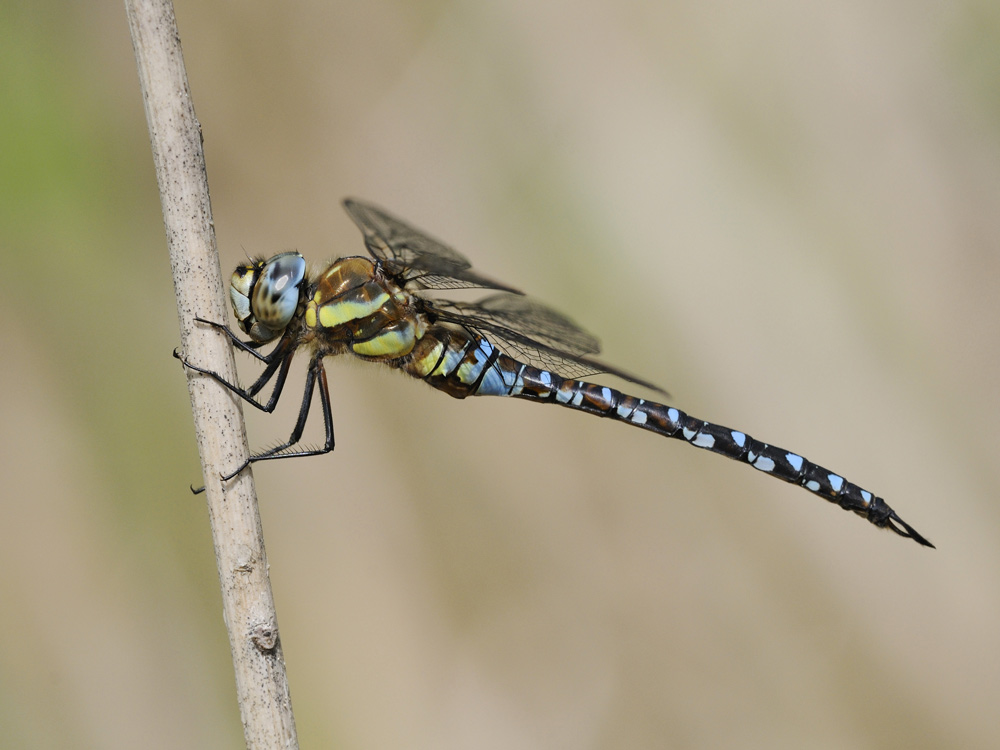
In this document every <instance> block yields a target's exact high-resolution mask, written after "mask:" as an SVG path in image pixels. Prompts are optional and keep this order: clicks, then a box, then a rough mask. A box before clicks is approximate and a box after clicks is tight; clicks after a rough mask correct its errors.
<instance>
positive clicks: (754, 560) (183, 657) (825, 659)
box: [0, 0, 1000, 748]
mask: <svg viewBox="0 0 1000 750" xmlns="http://www.w3.org/2000/svg"><path fill="white" fill-rule="evenodd" d="M177 14H178V20H179V25H180V30H181V36H182V41H183V44H184V48H185V56H186V60H187V65H188V71H189V77H190V79H191V86H192V92H193V96H194V100H195V106H196V109H197V112H198V116H199V119H200V121H201V123H202V126H203V130H204V136H205V144H206V153H207V159H208V170H209V180H210V184H211V186H212V191H213V201H214V212H215V221H216V227H217V231H218V236H219V245H220V249H221V252H222V255H223V268H224V269H227V268H229V267H231V266H232V265H233V264H235V263H236V262H238V261H239V260H240V259H241V258H243V257H244V253H248V254H251V255H256V254H265V255H266V254H268V253H271V252H274V251H277V250H283V249H289V248H292V247H294V248H297V249H299V250H300V251H302V252H303V253H304V254H305V255H306V256H307V257H308V258H309V259H310V260H311V261H313V262H314V263H315V264H316V265H317V266H321V265H322V264H323V263H324V262H325V261H326V260H328V259H330V258H332V257H336V256H339V255H346V254H353V253H359V252H361V251H362V246H361V243H360V241H359V237H358V236H357V235H356V231H355V229H354V228H353V226H351V224H350V222H349V221H347V219H346V217H344V216H343V215H342V213H341V211H340V208H339V206H338V201H339V199H340V198H342V197H343V196H345V195H348V194H357V195H359V196H360V197H362V198H366V199H370V200H373V201H375V202H377V203H379V204H382V205H384V206H386V207H387V208H389V209H390V210H392V211H393V212H395V213H398V214H399V215H400V216H403V217H406V218H407V219H409V220H412V222H413V223H414V224H415V225H416V226H419V227H421V228H424V229H427V230H428V231H430V232H431V233H432V234H434V235H435V236H439V237H441V238H442V239H445V240H446V241H448V242H451V243H453V244H455V246H456V247H457V248H458V249H460V250H461V251H462V252H463V253H465V254H467V255H468V256H469V257H470V258H471V259H473V261H474V263H475V264H476V266H477V268H478V269H479V270H482V271H483V272H484V273H485V274H487V275H490V276H494V277H496V278H498V279H502V280H504V281H507V282H509V283H511V284H513V285H515V286H519V287H523V288H525V289H527V290H528V291H529V292H531V293H533V294H537V295H538V296H540V297H541V298H542V299H544V300H546V301H549V302H551V303H552V304H553V305H554V306H556V307H557V308H559V309H562V310H565V311H566V312H567V313H568V314H569V315H570V316H571V317H572V318H574V319H575V320H578V321H579V322H580V323H582V324H583V325H585V326H586V327H587V328H589V329H593V330H594V331H595V333H597V334H599V335H600V336H601V338H602V340H603V341H604V343H605V345H606V350H607V351H606V354H607V358H608V359H609V361H613V362H615V363H616V364H619V365H620V366H621V367H623V368H625V369H627V370H635V371H636V372H639V373H640V374H641V375H643V376H645V377H649V378H650V379H651V380H653V381H656V382H661V383H663V384H664V385H665V386H666V387H667V388H668V389H669V390H670V391H671V393H673V394H676V397H677V402H676V403H677V405H678V406H679V407H681V408H684V409H688V410H690V411H692V412H693V413H696V414H698V415H699V416H704V417H705V418H706V419H713V420H716V421H721V422H724V423H726V424H732V425H733V426H734V427H737V428H741V429H743V428H745V429H747V430H749V431H751V432H753V433H754V434H755V435H756V436H758V437H761V438H763V439H771V438H772V437H773V439H774V440H775V441H776V442H778V443H779V444H781V445H787V447H788V448H789V449H792V450H802V451H803V452H804V453H805V454H806V455H807V456H809V457H810V458H811V459H814V460H817V461H820V462H822V463H823V464H824V465H829V466H831V468H833V469H835V470H837V471H844V472H845V473H846V474H847V475H848V477H849V478H851V479H852V481H857V482H859V483H860V484H862V485H864V486H870V487H871V489H873V490H875V491H877V492H879V493H883V494H885V496H886V498H887V499H888V500H889V501H890V503H891V504H892V505H893V507H895V508H896V509H897V510H898V511H899V512H900V513H901V515H903V517H904V518H906V519H907V520H908V521H909V522H910V523H912V524H913V525H914V526H915V527H916V528H918V529H920V531H921V532H922V533H924V534H926V535H927V536H928V537H929V538H931V539H932V540H933V541H934V542H936V543H937V544H938V546H939V550H938V551H937V552H925V551H923V550H917V549H916V545H906V544H904V543H902V542H901V541H899V540H897V539H894V538H891V537H890V536H889V535H888V534H878V533H876V532H875V531H874V530H873V529H871V528H868V527H867V525H866V524H864V523H863V522H861V521H860V520H858V519H854V518H848V517H846V514H842V513H840V512H839V511H835V510H833V509H831V508H825V507H823V506H822V503H820V502H818V501H817V500H816V499H815V498H812V497H809V496H807V495H806V493H803V492H801V491H797V490H795V489H794V488H786V487H782V486H780V485H778V483H775V482H773V481H768V480H766V479H765V480H761V477H760V476H759V475H756V474H755V473H753V472H750V471H749V469H747V468H746V467H739V466H736V465H735V464H733V465H729V464H727V463H726V462H724V461H723V460H722V459H720V458H717V457H712V456H708V455H705V456H702V455H689V454H691V453H698V452H694V451H691V450H690V449H688V448H685V447H684V446H682V445H680V444H679V443H678V444H674V443H673V441H671V442H670V443H667V441H662V440H659V439H658V438H655V437H653V436H651V435H646V434H643V433H640V432H639V431H637V430H626V429H623V428H622V427H621V426H616V425H611V424H606V423H603V422H601V421H600V420H594V419H588V418H583V417H580V415H574V414H563V413H561V412H562V411H563V410H555V409H540V408H537V407H535V406H531V405H526V404H517V403H504V402H500V401H499V400H497V402H495V403H494V402H490V403H479V402H480V401H486V399H481V400H475V401H477V403H471V401H473V400H470V403H465V402H457V401H453V400H451V399H448V398H446V397H445V396H443V395H442V394H438V393H435V392H432V391H431V389H429V388H426V387H424V386H423V385H422V384H420V383H414V382H410V381H408V380H406V379H405V378H402V377H400V376H399V375H398V374H396V373H387V372H383V371H380V370H377V369H375V368H371V367H370V366H368V365H363V364H361V363H346V362H345V363H339V362H338V363H336V364H331V368H330V370H331V379H332V382H331V386H332V387H333V390H334V394H335V395H334V402H335V408H334V410H335V419H336V422H337V439H338V447H337V451H336V452H335V454H334V455H333V456H329V457H326V458H324V459H317V460H315V461H310V462H298V463H297V462H286V463H285V464H284V465H270V466H267V467H263V468H262V469H261V470H259V471H258V487H259V489H260V495H261V502H262V513H263V516H264V524H265V526H264V528H265V534H266V536H267V540H268V543H269V558H270V561H271V564H272V577H273V581H274V589H275V595H276V598H277V603H278V611H279V618H280V623H281V626H282V640H283V646H284V649H285V654H286V656H287V658H288V667H289V675H290V678H291V681H292V695H293V699H294V705H295V707H296V712H297V719H298V724H299V732H300V738H301V739H302V745H303V747H312V746H325V747H330V746H335V747H389V746H404V747H411V748H412V747H435V748H440V747H493V746H497V747H519V748H529V747H595V748H596V747H631V748H641V747H664V746H667V747H670V746H674V747H703V746H707V747H719V746H729V747H734V746H735V747H747V746H767V747H772V748H777V747H824V746H830V747H845V746H848V747H899V746H906V747H942V746H963V747H991V746H994V745H996V744H997V742H998V741H1000V732H998V731H997V728H996V722H995V720H994V719H993V715H992V711H993V707H994V706H995V704H996V701H997V699H998V698H1000V685H998V681H1000V649H998V646H997V639H996V635H995V634H996V630H997V625H998V621H1000V597H998V592H1000V585H998V584H1000V581H998V577H1000V576H998V573H1000V560H998V554H997V550H998V549H1000V545H998V542H1000V534H998V526H997V512H996V504H995V502H994V497H993V496H994V494H995V489H994V488H995V486H996V482H997V480H1000V476H998V472H997V467H996V465H995V461H994V456H993V454H994V453H995V450H994V448H993V446H994V445H995V444H996V440H997V439H998V438H1000V435H998V434H997V432H998V430H997V425H996V420H995V419H994V415H995V413H996V408H995V406H996V395H995V394H996V392H997V386H998V385H1000V383H998V377H997V373H998V369H997V364H998V363H997V352H998V347H997V343H996V330H997V326H996V322H997V314H998V309H997V307H998V304H1000V303H998V300H1000V296H998V295H997V294H996V285H997V278H998V277H997V272H998V268H1000V255H998V247H1000V212H997V210H996V206H997V199H998V198H1000V139H998V137H997V136H998V133H1000V118H998V117H997V113H998V112H1000V107H998V102H1000V97H998V89H997V80H998V78H997V75H995V74H996V72H997V68H998V65H997V55H996V50H997V49H1000V46H998V41H1000V39H998V33H1000V23H998V20H997V19H998V14H997V11H996V9H995V8H994V7H993V6H992V5H990V4H981V3H960V4H952V5H950V6H947V7H945V6H941V7H935V6H933V5H924V6H919V7H917V6H913V5H911V4H907V3H902V2H897V3H890V4H888V5H881V6H879V7H878V8H871V7H869V6H868V5H866V4H863V3H856V4H847V5H839V6H837V7H836V8H834V7H833V6H830V7H822V8H806V7H804V6H800V5H795V4H793V3H784V2H778V1H777V0H775V1H774V2H769V3H765V4H755V5H754V6H752V7H750V6H742V5H738V4H725V3H716V4H709V5H705V4H686V5H685V4H679V5H678V4H674V5H665V4H660V3H655V2H645V1H643V0H631V1H630V2H627V3H624V4H621V3H610V2H607V3H605V2H593V3H583V4H579V5H577V4H571V3H564V2H544V3H538V4H523V5H518V4H508V3H468V2H452V3H445V2H439V3H433V4H419V5H413V4H407V3H399V2H374V3H353V2H338V3H332V4H310V3H284V4H266V3H244V4H226V3H214V2H209V3H187V2H182V3H179V4H178V6H177ZM0 97H2V102H0V259H2V262H3V266H2V270H0V319H2V320H3V325H2V326H0V332H2V351H3V355H2V356H0V385H2V393H3V394H4V395H3V398H2V404H3V405H2V407H0V423H2V425H0V470H2V472H3V486H4V491H3V493H2V499H0V612H2V614H3V616H2V617H0V747H11V748H22V747H24V748H47V747H52V748H56V747H58V748H77V747H79V748H90V747H95V748H96V747H100V748H117V747H122V748H125V747H129V748H132V747H144V748H155V747H239V746H240V745H241V743H242V732H241V726H240V722H239V714H238V709H237V706H236V701H235V695H234V692H235V690H234V686H233V678H232V669H231V665H230V661H229V649H228V641H227V637H226V633H225V630H224V627H223V623H222V618H221V604H220V601H219V595H218V579H217V573H216V568H215V562H214V554H213V551H212V547H211V537H210V531H209V528H208V521H207V517H206V513H205V511H204V506H203V501H202V500H201V499H200V498H196V497H192V496H191V494H190V492H189V491H188V485H189V484H191V483H195V484H197V483H199V482H200V478H199V476H198V471H199V469H198V461H197V455H196V453H195V446H194V439H193V434H192V421H191V417H190V410H189V402H188V399H187V393H186V381H185V377H184V375H183V373H182V372H181V370H180V368H179V366H178V365H177V363H176V362H175V361H174V360H173V359H172V358H171V356H170V353H171V350H172V349H173V348H174V347H175V346H177V345H178V343H179V334H178V326H177V320H176V310H175V307H174V301H173V294H172V288H171V279H170V269H169V263H168V258H167V253H166V246H165V245H166V243H165V240H164V236H163V225H162V219H161V216H160V213H159V200H158V193H157V189H156V184H155V176H154V174H153V167H152V158H151V156H150V153H149V143H148V136H147V133H146V126H145V120H144V114H143V111H142V102H141V98H140V93H139V90H138V83H137V78H136V75H135V70H134V60H133V57H132V50H131V45H130V41H129V38H128V28H127V24H126V21H125V14H124V9H123V8H122V7H121V6H119V5H118V4H114V3H112V4H104V5H101V6H98V7H93V6H86V5H79V4H66V3H57V2H35V3H31V4H13V3H6V4H0ZM241 365H242V366H244V367H245V369H244V370H243V372H244V373H245V375H244V377H245V379H246V378H247V376H246V373H248V372H251V371H252V365H251V363H249V362H241ZM293 377H294V376H293ZM618 385H619V386H620V385H621V384H618ZM294 391H295V388H294V386H292V385H290V386H289V392H290V393H293V394H294ZM640 395H648V394H640ZM287 398H288V399H290V400H291V401H296V398H295V396H294V395H292V396H287ZM292 411H294V407H290V408H289V410H288V411H286V413H285V414H284V415H283V416H278V417H275V419H274V420H271V419H267V418H261V417H258V416H257V415H248V417H249V418H250V435H251V442H252V444H253V445H256V446H262V445H267V444H271V443H274V442H275V441H277V440H279V439H281V438H283V437H284V435H285V434H287V430H288V426H289V425H290V424H291V421H292V418H291V412H292ZM633 432H634V433H637V434H634V435H633V434H632V433H633ZM771 485H777V486H771ZM909 547H913V549H910V548H909Z"/></svg>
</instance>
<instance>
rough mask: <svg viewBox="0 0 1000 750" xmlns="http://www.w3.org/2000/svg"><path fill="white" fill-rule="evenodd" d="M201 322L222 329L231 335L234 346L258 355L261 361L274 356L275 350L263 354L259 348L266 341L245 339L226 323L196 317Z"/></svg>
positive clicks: (254, 355)
mask: <svg viewBox="0 0 1000 750" xmlns="http://www.w3.org/2000/svg"><path fill="white" fill-rule="evenodd" d="M195 320H196V321H198V322H199V323H204V324H205V325H208V326H211V327H212V328H215V329H216V330H219V331H222V332H223V333H224V334H226V335H227V336H228V337H229V340H230V341H232V342H233V346H235V347H236V348H237V349H239V350H240V351H241V352H246V353H247V354H249V355H251V356H253V357H256V358H257V359H259V360H260V361H261V362H269V361H270V360H271V358H272V357H273V356H274V352H271V353H270V354H261V353H260V352H258V351H257V350H258V349H260V348H261V347H262V346H264V345H265V344H264V343H261V342H258V341H244V340H243V339H241V338H240V337H239V336H237V335H236V334H235V333H233V332H232V330H231V329H230V328H229V326H227V325H226V324H224V323H216V322H215V321H214V320H207V319H205V318H195Z"/></svg>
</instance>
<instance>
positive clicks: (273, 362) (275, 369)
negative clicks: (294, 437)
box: [174, 346, 295, 414]
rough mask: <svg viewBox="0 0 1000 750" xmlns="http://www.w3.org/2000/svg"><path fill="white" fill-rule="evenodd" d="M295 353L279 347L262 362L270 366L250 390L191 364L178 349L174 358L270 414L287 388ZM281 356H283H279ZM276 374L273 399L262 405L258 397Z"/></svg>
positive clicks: (292, 349)
mask: <svg viewBox="0 0 1000 750" xmlns="http://www.w3.org/2000/svg"><path fill="white" fill-rule="evenodd" d="M294 353H295V349H294V347H287V346H285V347H282V346H279V347H278V348H277V349H275V350H274V351H273V352H271V353H270V354H268V355H267V357H266V358H263V359H262V361H264V362H267V363H268V364H267V367H265V368H264V372H262V373H261V374H260V377H259V378H257V380H255V381H254V382H253V384H252V385H251V386H249V387H248V388H241V387H240V386H238V385H236V384H235V383H230V382H229V381H228V380H226V379H225V378H224V377H222V376H221V375H220V374H219V373H217V372H215V371H214V370H207V369H205V368H203V367H198V365H193V364H191V363H190V362H188V361H187V360H186V359H184V357H183V356H182V355H181V353H180V352H179V351H178V350H177V349H174V357H175V358H177V359H179V360H180V361H181V363H182V364H183V365H184V366H185V367H187V368H189V369H191V370H194V371H195V372H200V373H201V374H202V375H208V376H209V377H210V378H212V380H214V381H215V382H217V383H219V384H220V385H223V386H225V387H226V388H228V389H229V390H230V391H232V392H233V393H235V394H236V395H237V396H239V397H240V398H242V399H243V400H244V401H246V402H247V403H249V404H251V405H253V406H255V407H257V408H258V409H260V410H261V411H265V412H267V413H268V414H270V413H271V412H273V411H274V407H275V406H277V404H278V399H279V398H280V397H281V390H282V388H284V386H285V378H286V377H288V369H289V367H291V365H292V356H293V355H294ZM279 354H280V355H281V356H277V355H279ZM275 373H277V375H278V378H277V380H275V381H274V389H273V390H272V391H271V397H270V398H269V399H268V400H267V403H266V404H262V403H260V402H259V401H257V399H256V396H257V394H258V393H260V392H261V391H262V390H263V389H264V386H266V385H267V384H268V382H270V380H271V378H273V377H274V375H275Z"/></svg>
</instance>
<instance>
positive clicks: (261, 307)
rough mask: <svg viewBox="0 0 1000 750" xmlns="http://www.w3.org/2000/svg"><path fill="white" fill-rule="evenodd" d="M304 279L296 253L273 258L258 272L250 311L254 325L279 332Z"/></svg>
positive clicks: (303, 264)
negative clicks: (255, 322) (253, 318)
mask: <svg viewBox="0 0 1000 750" xmlns="http://www.w3.org/2000/svg"><path fill="white" fill-rule="evenodd" d="M305 275H306V261H305V259H304V258H303V257H302V256H301V255H299V254H298V253H282V254H281V255H275V256H274V257H273V258H271V259H270V260H269V261H268V262H267V263H265V264H264V268H263V269H262V270H261V273H260V278H258V279H257V283H256V284H254V288H253V297H252V299H251V305H250V309H251V310H252V311H253V315H254V317H255V318H256V319H257V323H259V324H260V325H262V326H264V327H265V328H269V329H270V330H272V331H274V332H275V334H277V333H278V332H280V331H282V330H283V329H284V328H285V326H287V325H288V324H289V323H290V322H291V320H292V317H293V316H294V315H295V311H296V309H298V306H299V286H300V285H301V284H302V279H303V278H305Z"/></svg>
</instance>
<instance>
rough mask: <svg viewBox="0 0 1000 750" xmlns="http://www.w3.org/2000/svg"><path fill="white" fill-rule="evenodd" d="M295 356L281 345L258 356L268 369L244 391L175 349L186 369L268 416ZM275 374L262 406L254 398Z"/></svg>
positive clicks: (194, 491) (234, 473) (231, 336)
mask: <svg viewBox="0 0 1000 750" xmlns="http://www.w3.org/2000/svg"><path fill="white" fill-rule="evenodd" d="M215 325H217V324H215ZM223 328H224V327H223ZM224 329H225V330H226V331H227V333H229V334H230V338H231V339H232V340H233V341H237V342H239V343H241V344H243V343H244V342H242V341H239V339H237V338H236V337H235V336H233V334H232V332H231V331H229V329H227V328H224ZM254 354H256V352H254ZM294 354H295V348H294V347H293V346H288V345H283V344H279V345H278V346H277V347H276V348H275V349H274V351H272V352H271V353H270V354H268V355H266V356H265V357H260V356H259V355H257V356H258V358H259V359H261V361H264V362H267V363H268V364H267V367H266V368H265V369H264V372H262V373H261V375H260V377H259V378H257V380H255V381H254V383H253V384H252V385H251V386H250V387H249V388H245V389H244V388H241V387H239V386H238V385H236V384H234V383H230V382H229V381H228V380H226V379H225V378H224V377H222V375H220V374H219V373H217V372H215V371H214V370H208V369H205V368H203V367H198V366H197V365H193V364H191V363H190V362H188V361H187V360H186V359H184V358H183V357H182V356H181V354H180V352H179V351H178V350H177V349H174V357H175V358H177V359H179V360H180V361H181V364H183V365H184V366H185V367H188V368H190V369H192V370H194V371H195V372H198V373H201V374H202V375H207V376H208V377H210V378H212V379H213V380H214V381H216V382H217V383H219V384H220V385H223V386H225V387H226V388H227V389H228V390H230V391H232V392H233V393H235V394H236V395H237V396H239V397H240V398H242V399H243V400H244V401H246V402H247V403H248V404H252V405H253V406H254V407H256V408H258V409H260V410H261V411H264V412H267V413H268V414H270V413H271V412H273V411H274V409H275V407H276V406H277V404H278V399H279V398H280V397H281V391H282V389H283V388H284V386H285V379H286V378H287V377H288V370H289V368H290V367H291V365H292V356H293V355H294ZM275 372H277V374H278V379H277V380H276V381H275V382H274V389H273V390H272V391H271V397H270V398H269V399H268V401H267V403H266V404H261V403H259V402H258V401H257V400H256V398H254V397H255V396H256V395H257V394H258V393H260V391H261V390H263V388H264V386H266V385H267V383H268V382H269V381H270V380H271V378H273V377H274V374H275ZM328 398H329V396H328ZM249 463H250V462H249V461H247V463H244V464H243V465H242V466H241V467H240V468H239V469H237V470H236V471H235V472H233V473H232V474H230V475H228V476H225V477H223V479H224V480H228V479H231V478H232V477H234V476H236V475H237V474H239V473H240V472H241V471H243V469H245V468H246V467H247V465H248V464H249ZM204 491H205V487H204V486H202V487H198V488H195V486H194V485H192V486H191V492H192V493H193V494H195V495H200V494H201V493H202V492H204Z"/></svg>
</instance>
